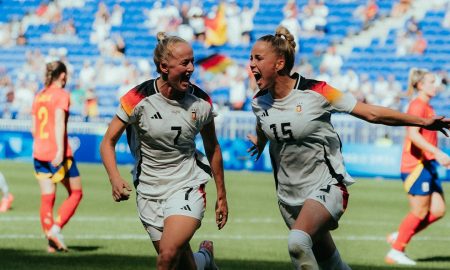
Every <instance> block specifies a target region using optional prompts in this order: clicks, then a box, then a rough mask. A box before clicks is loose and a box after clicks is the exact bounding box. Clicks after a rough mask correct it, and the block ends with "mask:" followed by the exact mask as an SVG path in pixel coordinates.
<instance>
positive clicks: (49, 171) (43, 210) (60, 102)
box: [31, 61, 83, 252]
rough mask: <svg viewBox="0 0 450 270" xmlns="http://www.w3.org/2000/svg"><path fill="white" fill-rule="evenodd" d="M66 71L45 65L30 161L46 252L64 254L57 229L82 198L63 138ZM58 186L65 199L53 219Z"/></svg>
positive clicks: (62, 66) (36, 101)
mask: <svg viewBox="0 0 450 270" xmlns="http://www.w3.org/2000/svg"><path fill="white" fill-rule="evenodd" d="M66 82H67V68H66V65H65V64H64V63H63V62H61V61H54V62H50V63H48V64H47V65H46V75H45V87H44V89H42V90H41V91H40V92H39V93H38V94H37V95H36V97H35V99H34V101H33V107H32V118H33V120H32V129H31V132H32V134H33V139H34V142H33V158H34V169H35V175H36V178H37V179H38V182H39V187H40V190H41V207H40V218H41V224H42V228H43V230H44V233H45V235H46V236H47V239H48V252H55V251H67V246H66V244H65V243H64V240H63V235H62V234H61V229H62V228H63V227H64V226H65V225H66V224H67V222H68V221H69V220H70V218H71V217H72V216H73V214H74V213H75V210H76V209H77V207H78V204H79V203H80V201H81V198H82V196H83V191H82V187H81V178H80V173H79V172H78V168H77V165H76V163H75V160H74V158H73V154H72V149H71V148H70V145H69V141H68V136H67V121H68V118H69V106H70V94H69V93H68V92H67V91H66V90H64V87H65V85H66ZM58 183H61V184H62V185H63V186H64V187H65V188H66V190H67V192H68V195H69V196H68V197H67V198H66V199H65V200H64V201H63V203H62V204H61V206H60V207H59V209H58V216H57V217H56V218H53V207H54V204H55V196H56V185H57V184H58Z"/></svg>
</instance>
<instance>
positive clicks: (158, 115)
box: [150, 112, 162, 119]
mask: <svg viewBox="0 0 450 270" xmlns="http://www.w3.org/2000/svg"><path fill="white" fill-rule="evenodd" d="M150 118H151V119H162V117H161V115H160V114H159V112H156V113H155V115H153V116H152V117H150Z"/></svg>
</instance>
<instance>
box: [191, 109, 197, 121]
mask: <svg viewBox="0 0 450 270" xmlns="http://www.w3.org/2000/svg"><path fill="white" fill-rule="evenodd" d="M191 119H192V121H197V110H192V111H191Z"/></svg>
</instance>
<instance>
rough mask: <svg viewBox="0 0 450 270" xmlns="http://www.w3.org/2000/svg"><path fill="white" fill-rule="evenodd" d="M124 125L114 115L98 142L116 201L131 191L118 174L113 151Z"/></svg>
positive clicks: (121, 199)
mask: <svg viewBox="0 0 450 270" xmlns="http://www.w3.org/2000/svg"><path fill="white" fill-rule="evenodd" d="M126 127H127V126H126V124H125V123H124V122H122V121H121V120H120V119H119V118H118V117H117V116H114V118H113V119H112V120H111V123H110V124H109V127H108V130H107V131H106V133H105V136H104V137H103V140H102V142H101V144H100V155H101V157H102V160H103V165H104V166H105V169H106V172H107V173H108V177H109V181H110V183H111V188H112V197H113V199H114V201H116V202H120V201H124V200H128V198H129V197H130V192H131V187H130V186H129V184H128V183H127V181H125V180H124V179H123V178H122V177H121V176H120V173H119V169H118V168H117V162H116V152H115V147H116V144H117V141H118V140H119V139H120V136H121V135H122V133H123V132H124V131H125V128H126Z"/></svg>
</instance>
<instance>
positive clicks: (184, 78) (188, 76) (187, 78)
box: [181, 74, 191, 83]
mask: <svg viewBox="0 0 450 270" xmlns="http://www.w3.org/2000/svg"><path fill="white" fill-rule="evenodd" d="M190 79H191V74H185V75H183V76H182V77H181V82H182V83H189V81H190Z"/></svg>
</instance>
